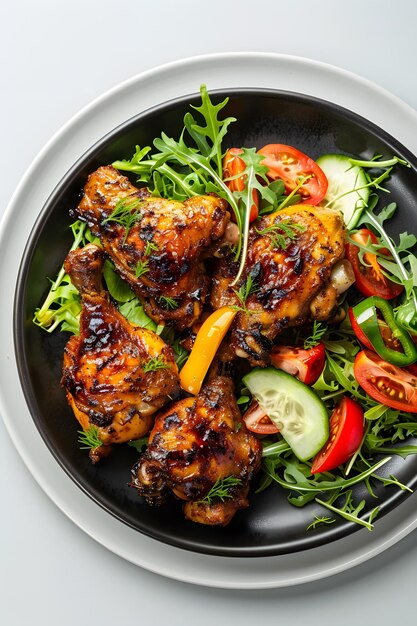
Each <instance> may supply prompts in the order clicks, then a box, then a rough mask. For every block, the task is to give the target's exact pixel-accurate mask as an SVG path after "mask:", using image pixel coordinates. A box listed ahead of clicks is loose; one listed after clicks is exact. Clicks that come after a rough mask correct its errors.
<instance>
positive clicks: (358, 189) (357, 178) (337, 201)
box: [317, 154, 370, 229]
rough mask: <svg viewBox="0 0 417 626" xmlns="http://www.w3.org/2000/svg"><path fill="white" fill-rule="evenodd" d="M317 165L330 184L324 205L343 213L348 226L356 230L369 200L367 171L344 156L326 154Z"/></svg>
mask: <svg viewBox="0 0 417 626" xmlns="http://www.w3.org/2000/svg"><path fill="white" fill-rule="evenodd" d="M317 164H318V165H319V166H320V167H321V169H322V170H323V172H324V173H325V174H326V177H327V181H328V183H329V186H328V188H327V193H326V196H325V197H324V199H323V205H324V206H326V205H327V204H329V208H331V209H335V210H337V211H340V212H341V213H343V218H344V220H345V224H346V226H347V227H348V228H349V229H351V228H354V227H355V226H356V224H357V223H358V220H359V218H360V216H361V213H362V211H363V209H364V208H365V207H366V206H367V204H368V200H369V194H370V191H369V187H366V188H364V185H367V183H368V181H367V179H366V175H365V171H364V170H363V169H362V167H359V166H358V165H352V163H351V162H350V161H349V157H347V156H345V155H343V154H325V155H323V156H321V157H319V158H318V159H317Z"/></svg>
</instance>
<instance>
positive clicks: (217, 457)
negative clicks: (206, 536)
mask: <svg viewBox="0 0 417 626" xmlns="http://www.w3.org/2000/svg"><path fill="white" fill-rule="evenodd" d="M260 462H261V444H260V442H259V440H258V439H257V438H256V437H255V436H254V435H253V434H252V433H250V432H249V431H248V430H247V429H246V427H245V425H244V424H243V423H242V422H241V416H240V413H239V409H238V406H237V404H236V399H235V397H234V395H233V388H232V383H231V381H230V379H228V378H226V377H216V378H214V379H213V380H212V381H210V382H209V383H208V384H207V385H206V386H205V387H203V389H202V391H201V392H200V394H199V395H198V396H197V397H193V398H191V397H189V398H185V399H183V400H179V401H177V402H174V403H172V404H171V405H170V407H169V408H168V409H167V410H164V411H162V412H161V413H159V414H158V416H157V418H156V420H155V425H154V427H153V429H152V431H151V434H150V437H149V445H148V448H147V449H146V451H145V452H144V454H143V455H142V456H141V457H140V459H139V460H138V462H137V463H136V465H135V466H134V467H133V470H132V475H133V479H132V483H131V485H132V486H133V487H136V488H137V490H138V492H139V494H140V495H141V496H143V497H144V498H145V499H146V500H147V502H148V503H149V504H153V505H157V504H161V503H162V502H163V501H164V500H165V498H166V497H167V495H168V493H169V491H170V490H172V491H173V492H174V494H175V495H176V496H177V497H178V498H180V499H181V500H185V504H184V513H185V517H186V518H187V519H189V520H192V521H194V522H199V523H202V524H211V525H220V526H225V525H226V524H228V523H229V522H230V520H231V519H232V517H233V515H234V514H235V513H236V511H238V510H239V509H241V508H245V507H247V506H248V504H249V502H248V498H247V496H248V491H249V481H250V480H251V478H252V477H253V475H254V474H255V473H256V472H257V471H258V469H259V467H260ZM221 485H223V486H224V491H223V496H222V497H218V496H217V497H216V495H215V494H216V492H217V493H218V490H217V491H216V488H218V487H219V486H221ZM210 490H211V494H212V496H210Z"/></svg>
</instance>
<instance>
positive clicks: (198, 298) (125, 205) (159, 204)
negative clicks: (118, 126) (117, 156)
mask: <svg viewBox="0 0 417 626" xmlns="http://www.w3.org/2000/svg"><path fill="white" fill-rule="evenodd" d="M73 215H74V216H76V217H78V218H79V219H81V220H83V221H84V222H87V224H88V226H89V227H90V229H91V230H92V232H93V233H94V234H95V235H96V236H97V237H99V238H100V241H101V242H102V245H103V247H104V250H105V251H106V252H107V254H108V255H109V256H110V257H111V258H112V260H113V262H114V264H115V266H116V269H117V271H118V272H119V273H120V275H121V276H122V277H123V278H124V279H125V280H126V281H127V282H128V283H129V284H130V285H131V287H132V289H133V290H134V291H135V293H136V295H138V296H139V297H140V298H143V299H144V306H145V310H146V313H147V314H148V315H149V316H150V317H151V318H152V319H153V320H155V321H156V322H157V323H164V322H166V323H168V324H171V325H173V326H175V328H177V329H178V330H183V329H185V328H189V327H191V326H192V325H193V323H194V322H195V321H196V320H198V319H199V317H200V315H201V312H202V309H203V305H204V302H205V300H206V298H207V296H208V292H209V288H210V281H209V279H208V277H207V274H206V271H205V268H204V265H203V262H202V259H203V257H204V256H205V255H206V256H207V255H209V254H210V249H211V248H212V247H213V245H214V242H216V241H218V240H219V239H220V238H221V237H223V235H224V234H225V231H226V228H227V226H228V224H229V218H230V214H229V212H228V211H227V203H226V202H225V201H224V200H222V199H220V198H219V197H217V196H214V195H208V196H196V197H193V198H190V199H188V200H186V201H185V202H184V203H182V202H177V201H175V200H166V199H164V198H157V197H152V196H150V194H149V192H148V190H146V189H141V190H139V189H137V188H136V187H134V186H133V185H132V184H131V183H130V181H129V179H128V178H126V176H122V175H121V174H119V172H118V171H117V170H116V169H114V168H113V167H112V166H104V167H100V168H99V169H98V170H96V171H95V172H93V173H92V174H90V176H89V177H88V181H87V184H86V185H85V188H84V197H83V199H82V201H81V202H80V204H79V206H78V207H77V209H76V210H75V211H73Z"/></svg>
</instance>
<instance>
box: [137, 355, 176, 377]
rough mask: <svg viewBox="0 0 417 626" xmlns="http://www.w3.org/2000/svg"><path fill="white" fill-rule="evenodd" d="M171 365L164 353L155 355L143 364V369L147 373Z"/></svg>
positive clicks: (167, 367)
mask: <svg viewBox="0 0 417 626" xmlns="http://www.w3.org/2000/svg"><path fill="white" fill-rule="evenodd" d="M169 367H170V365H169V363H167V362H166V361H165V360H164V358H163V356H162V355H159V356H153V357H152V358H151V359H149V361H146V363H145V364H144V365H143V371H144V372H145V374H148V373H149V372H156V371H157V370H165V369H169Z"/></svg>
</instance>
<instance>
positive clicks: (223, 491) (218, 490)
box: [198, 476, 242, 504]
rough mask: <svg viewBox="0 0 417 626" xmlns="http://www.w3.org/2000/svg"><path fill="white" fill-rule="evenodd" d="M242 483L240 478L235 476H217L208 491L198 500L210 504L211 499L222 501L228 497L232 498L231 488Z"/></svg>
mask: <svg viewBox="0 0 417 626" xmlns="http://www.w3.org/2000/svg"><path fill="white" fill-rule="evenodd" d="M241 484H242V480H241V479H240V478H237V477H236V476H227V477H226V478H218V479H217V480H216V482H215V483H214V484H213V486H212V488H211V489H210V491H209V492H208V493H207V494H206V495H205V496H204V498H202V499H201V500H198V502H206V503H207V504H212V502H213V500H220V501H221V502H224V501H225V500H227V499H229V498H233V493H232V489H233V487H237V486H238V485H241Z"/></svg>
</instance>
